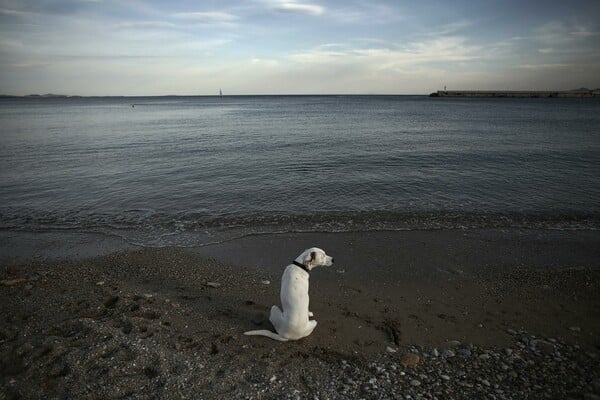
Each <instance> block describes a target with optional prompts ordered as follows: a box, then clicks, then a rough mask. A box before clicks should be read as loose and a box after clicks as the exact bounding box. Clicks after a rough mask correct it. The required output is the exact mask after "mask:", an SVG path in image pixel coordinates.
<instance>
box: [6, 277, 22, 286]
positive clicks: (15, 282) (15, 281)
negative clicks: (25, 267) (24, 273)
mask: <svg viewBox="0 0 600 400" xmlns="http://www.w3.org/2000/svg"><path fill="white" fill-rule="evenodd" d="M23 282H27V279H25V278H15V279H4V280H1V281H0V285H4V286H15V285H18V284H20V283H23Z"/></svg>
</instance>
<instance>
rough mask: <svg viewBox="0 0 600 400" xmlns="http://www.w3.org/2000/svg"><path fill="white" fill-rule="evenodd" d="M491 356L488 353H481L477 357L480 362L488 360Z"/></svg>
mask: <svg viewBox="0 0 600 400" xmlns="http://www.w3.org/2000/svg"><path fill="white" fill-rule="evenodd" d="M490 358H491V356H490V355H489V354H488V353H483V354H480V355H479V359H480V360H489V359H490Z"/></svg>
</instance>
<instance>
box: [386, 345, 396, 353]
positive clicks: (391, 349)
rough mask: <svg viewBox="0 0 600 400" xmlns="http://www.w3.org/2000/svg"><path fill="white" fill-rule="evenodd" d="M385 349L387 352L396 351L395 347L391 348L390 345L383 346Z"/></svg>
mask: <svg viewBox="0 0 600 400" xmlns="http://www.w3.org/2000/svg"><path fill="white" fill-rule="evenodd" d="M385 351H387V352H388V353H395V352H397V351H398V350H396V349H394V348H392V347H390V346H387V347H386V348H385Z"/></svg>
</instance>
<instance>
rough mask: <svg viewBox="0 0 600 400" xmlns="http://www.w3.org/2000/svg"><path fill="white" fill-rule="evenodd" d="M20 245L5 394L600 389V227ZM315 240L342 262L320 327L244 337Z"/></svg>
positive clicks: (595, 392) (7, 253)
mask: <svg viewBox="0 0 600 400" xmlns="http://www.w3.org/2000/svg"><path fill="white" fill-rule="evenodd" d="M19 238H20V239H23V237H22V236H19V235H16V236H10V235H7V234H5V235H4V236H3V237H2V241H1V243H0V248H1V249H2V267H1V268H0V281H1V284H0V309H1V312H2V324H1V329H0V349H1V350H0V351H1V354H0V363H1V364H0V398H2V399H18V398H86V399H92V398H98V399H118V398H140V399H142V398H148V399H150V398H171V399H180V398H200V399H211V398H232V399H233V398H248V399H250V398H252V399H270V398H273V399H276V398H277V399H285V398H300V399H304V398H319V399H324V398H347V399H355V398H365V399H380V398H381V399H383V398H402V399H418V398H425V399H433V398H435V399H449V398H450V399H470V398H492V399H521V398H550V399H558V398H563V399H564V398H567V399H595V398H598V396H599V395H600V380H599V371H600V368H599V367H600V360H599V358H598V350H599V345H600V341H599V338H600V337H599V334H600V316H599V315H600V314H599V313H598V310H599V309H600V297H599V296H598V293H599V289H600V269H599V267H600V262H599V261H600V250H599V249H600V236H599V235H598V234H597V233H596V232H594V231H525V230H523V231H522V230H470V231H461V230H457V231H405V232H363V233H360V232H356V233H310V234H309V233H306V234H302V233H297V234H280V235H277V234H271V235H259V236H250V237H245V238H242V239H238V240H233V241H230V242H225V243H222V244H218V245H213V246H205V247H201V248H195V249H179V248H161V249H147V248H146V249H141V248H133V247H127V246H125V245H123V244H115V243H116V242H115V243H108V244H107V241H102V242H101V243H102V245H101V246H100V247H101V248H100V249H99V248H98V245H97V241H96V238H94V237H89V238H88V240H87V241H86V240H84V239H81V241H80V242H77V243H79V244H78V245H77V246H71V247H69V246H68V245H66V244H65V243H64V242H63V244H62V246H63V247H60V245H59V242H60V241H57V242H56V246H51V247H52V248H53V249H54V251H48V250H49V249H46V250H44V246H43V245H40V240H37V241H36V239H35V238H32V239H31V241H29V242H26V243H27V244H26V245H23V246H21V247H19V246H15V243H16V242H17V239H19ZM47 239H48V238H47V237H46V238H44V240H47ZM71 239H72V238H71ZM21 243H23V241H22V240H21ZM310 246H319V247H322V248H323V249H325V250H326V251H327V252H328V253H329V254H331V255H333V256H335V259H336V263H335V265H334V266H333V267H332V268H327V269H325V268H322V269H316V270H314V271H313V273H312V274H311V281H310V285H311V286H310V296H311V310H312V311H313V312H314V315H315V319H316V320H317V321H318V324H319V325H318V326H317V328H316V329H315V331H314V332H313V334H312V335H311V336H309V337H307V338H305V339H302V340H300V341H297V342H290V343H279V342H275V341H272V340H270V339H267V338H262V337H246V336H244V335H243V332H244V331H246V330H250V329H257V327H260V328H267V329H272V328H271V326H270V324H269V322H268V314H267V313H268V310H269V308H270V307H271V305H272V304H279V280H280V275H281V272H282V270H283V268H284V267H285V266H286V265H287V264H289V263H290V261H291V260H292V259H293V258H294V257H295V256H296V255H297V254H299V253H300V252H301V251H302V250H303V249H304V248H307V247H310ZM57 248H58V249H61V248H62V249H63V251H56V249H57ZM69 248H70V249H71V250H70V251H69V250H68V249H69ZM73 249H75V250H73Z"/></svg>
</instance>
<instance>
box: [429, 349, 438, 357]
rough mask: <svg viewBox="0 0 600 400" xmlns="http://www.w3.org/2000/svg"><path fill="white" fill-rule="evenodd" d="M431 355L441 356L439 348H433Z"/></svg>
mask: <svg viewBox="0 0 600 400" xmlns="http://www.w3.org/2000/svg"><path fill="white" fill-rule="evenodd" d="M431 355H432V356H434V357H439V356H440V352H439V351H438V349H436V348H434V349H433V350H431Z"/></svg>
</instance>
